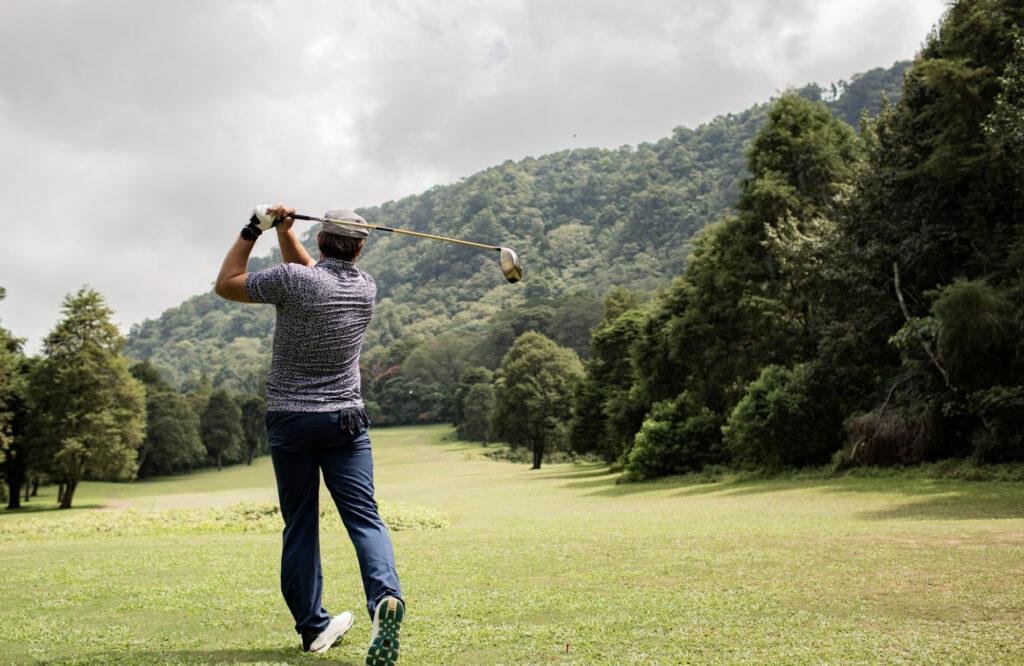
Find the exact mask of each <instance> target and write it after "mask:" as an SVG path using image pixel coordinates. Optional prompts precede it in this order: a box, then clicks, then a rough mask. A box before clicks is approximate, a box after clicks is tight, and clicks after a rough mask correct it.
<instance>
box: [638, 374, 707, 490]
mask: <svg viewBox="0 0 1024 666" xmlns="http://www.w3.org/2000/svg"><path fill="white" fill-rule="evenodd" d="M721 461H722V416H721V415H720V414H717V413H715V412H713V411H711V410H710V409H708V408H707V407H704V406H703V405H700V404H698V403H697V402H696V400H694V398H693V397H692V396H691V394H689V393H687V392H683V393H681V394H680V395H679V396H678V397H677V398H676V399H675V400H666V401H663V402H658V403H655V405H654V407H653V408H652V409H651V412H650V414H649V415H648V417H647V419H645V420H644V423H643V425H642V426H641V427H640V432H638V433H637V435H636V439H635V440H634V443H633V449H632V451H631V452H630V454H629V461H628V462H627V464H626V469H627V470H628V471H629V472H630V473H631V475H632V476H633V477H634V478H637V479H645V478H651V477H655V476H663V475H666V474H684V473H687V472H694V471H699V470H701V469H703V467H704V466H705V465H709V464H713V463H718V462H721Z"/></svg>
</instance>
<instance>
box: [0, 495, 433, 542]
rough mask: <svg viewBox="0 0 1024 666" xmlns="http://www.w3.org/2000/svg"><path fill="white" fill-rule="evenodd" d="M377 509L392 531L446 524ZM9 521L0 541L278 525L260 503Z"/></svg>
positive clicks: (429, 511)
mask: <svg viewBox="0 0 1024 666" xmlns="http://www.w3.org/2000/svg"><path fill="white" fill-rule="evenodd" d="M378 506H379V509H380V515H381V518H383V519H384V523H385V524H386V525H387V526H388V529H390V530H392V531H395V532H398V531H402V530H436V529H444V528H447V527H448V526H449V521H448V517H447V516H446V515H445V514H444V513H442V512H440V511H438V510H436V509H433V508H431V507H426V506H420V505H415V504H405V503H401V502H378ZM320 516H321V518H324V519H326V520H331V519H332V518H331V517H332V516H333V520H337V521H338V522H340V519H339V518H338V515H337V511H336V510H335V508H334V506H328V505H325V506H322V507H321V508H320ZM11 518H14V517H13V516H12V517H9V518H8V519H7V520H4V521H3V522H0V543H10V542H14V541H24V540H45V539H82V538H91V537H98V536H159V535H162V534H246V533H262V534H272V533H275V532H278V531H280V530H281V527H282V526H283V521H282V520H281V512H280V509H279V508H278V507H277V505H276V504H270V503H261V502H239V503H238V504H233V505H230V506H221V507H203V508H197V509H166V510H143V509H117V510H89V511H72V512H56V511H52V512H51V511H47V512H42V513H34V514H29V515H25V516H18V517H17V518H15V519H13V520H12V519H11Z"/></svg>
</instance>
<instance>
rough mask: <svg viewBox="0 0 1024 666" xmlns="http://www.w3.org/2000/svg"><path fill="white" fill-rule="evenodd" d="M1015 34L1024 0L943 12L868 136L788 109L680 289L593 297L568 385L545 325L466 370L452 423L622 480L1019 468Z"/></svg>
mask: <svg viewBox="0 0 1024 666" xmlns="http://www.w3.org/2000/svg"><path fill="white" fill-rule="evenodd" d="M1022 27H1024V5H1021V4H1020V3H1018V2H1010V1H1009V0H964V1H961V2H957V3H954V4H952V5H950V7H949V9H948V10H947V12H946V14H945V16H944V18H943V20H942V21H941V23H940V25H939V26H938V27H937V28H936V29H935V30H934V31H933V32H932V34H930V35H929V36H928V39H927V41H926V43H925V46H924V48H923V50H922V51H921V53H920V54H919V55H918V56H917V58H916V59H915V61H914V63H913V65H912V66H911V68H910V69H909V70H908V71H907V73H906V78H905V83H904V95H903V96H902V97H901V98H900V100H899V101H898V102H896V103H895V104H889V103H883V106H882V108H881V111H880V113H879V115H878V116H877V117H875V118H869V117H868V116H867V115H866V114H864V115H862V117H861V122H860V132H859V134H858V133H857V132H855V131H854V129H853V128H852V127H850V125H849V124H847V123H846V122H844V121H843V120H842V118H839V117H837V116H836V114H835V113H834V112H833V110H832V109H830V108H828V107H827V106H826V105H825V104H823V103H822V101H821V100H820V99H819V98H816V97H815V96H814V95H808V94H807V91H806V90H804V91H791V92H788V93H786V94H784V95H782V96H781V97H780V98H779V99H778V100H776V101H775V102H774V103H773V104H772V106H771V107H770V109H769V110H768V111H767V118H766V122H765V124H764V125H763V126H762V127H761V128H760V129H759V130H758V132H757V134H756V136H755V137H754V139H753V141H752V142H751V145H750V148H749V150H748V153H747V170H748V172H749V174H750V175H749V177H748V178H747V179H745V180H744V181H743V183H742V186H741V188H740V192H739V195H738V197H737V199H736V202H735V211H734V213H733V214H731V215H727V216H724V217H722V219H720V220H719V221H717V222H715V223H714V224H711V225H709V226H708V227H707V228H705V229H704V230H703V231H702V232H701V233H700V234H699V236H698V237H697V238H696V239H695V240H694V242H693V244H692V250H691V252H690V254H689V256H688V259H687V263H686V267H685V268H684V270H683V271H682V274H681V275H680V276H679V277H678V278H677V279H676V280H675V282H674V283H673V284H672V285H671V286H670V287H668V288H665V289H662V290H659V291H658V292H657V293H656V294H654V296H653V297H651V294H650V293H643V292H640V293H637V292H631V291H628V290H625V289H613V290H612V291H610V292H609V293H608V294H607V296H606V299H605V303H604V308H603V314H602V318H601V319H600V321H599V323H598V324H597V326H596V328H595V329H594V331H593V334H592V335H591V337H590V341H589V349H588V350H587V352H588V353H587V359H586V364H585V370H586V372H585V374H583V375H580V374H579V373H578V372H577V371H576V370H575V369H573V368H572V364H571V363H569V362H565V363H563V364H561V365H559V364H558V363H553V362H550V361H547V362H542V361H541V360H539V357H538V356H536V355H537V354H540V351H539V350H540V349H541V348H542V347H544V346H546V345H547V346H550V345H553V343H551V341H550V340H547V341H543V340H542V339H541V338H540V337H539V336H537V335H536V334H528V335H529V336H532V337H527V336H524V337H523V338H520V339H519V340H517V341H516V343H515V345H513V348H512V350H511V351H510V352H509V353H508V355H507V356H506V357H505V360H504V361H503V362H502V363H501V366H500V368H499V369H498V370H497V372H495V373H494V374H493V376H490V375H489V374H488V371H487V370H486V369H485V368H475V369H470V370H467V371H466V372H465V373H464V374H463V376H462V381H461V382H460V384H459V386H458V389H457V390H456V391H455V395H456V396H457V399H459V398H461V400H462V404H461V406H460V407H459V410H460V411H456V412H455V413H454V414H453V416H454V421H455V422H456V424H457V425H458V427H459V431H460V433H461V434H463V435H465V436H466V437H470V438H477V439H481V438H482V439H485V438H488V437H496V438H498V439H503V440H504V441H507V442H509V443H511V444H513V445H515V446H520V445H528V446H532V447H533V450H534V451H535V458H534V462H535V466H536V465H537V464H539V457H537V456H538V455H542V454H543V453H544V451H550V450H551V446H552V445H553V444H554V445H561V446H563V447H566V448H569V449H572V450H574V451H576V452H578V453H582V454H590V455H596V456H600V457H601V458H603V459H605V460H606V461H608V462H610V463H615V464H617V465H619V466H621V467H624V468H625V469H627V470H628V471H629V473H630V475H631V476H633V477H634V478H650V477H655V476H661V475H666V474H679V473H686V472H691V471H696V470H700V469H702V468H704V467H705V466H708V465H726V466H730V467H739V468H757V469H767V470H778V469H784V468H793V467H802V466H809V465H823V464H829V463H831V464H834V465H835V466H837V467H838V468H842V467H846V466H850V465H898V464H914V463H920V462H925V461H934V460H938V459H947V458H969V459H972V460H974V461H977V462H979V463H1000V462H1010V461H1019V460H1024V167H1022V165H1024V38H1022V37H1021V29H1022ZM511 315H512V316H514V313H511ZM534 330H536V328H535V329H534ZM526 347H530V348H531V349H530V351H527V349H525V348H526ZM550 353H551V354H554V353H555V351H551V352H550ZM524 358H529V359H530V360H529V361H528V362H527V363H526V365H527V366H528V369H527V370H526V371H525V372H519V371H518V370H517V368H518V364H519V363H520V362H521V359H524ZM551 373H554V374H557V375H560V379H558V381H553V378H552V376H551ZM513 377H515V381H514V382H513ZM488 385H489V386H490V389H488V388H487V386H488ZM570 386H574V387H575V388H574V389H571V409H570V410H569V412H568V413H566V412H565V411H564V409H563V407H564V405H565V404H566V402H565V398H566V396H568V395H570V389H569V388H568V387H570ZM532 396H543V398H542V399H540V400H537V401H535V402H531V397H532ZM488 405H490V406H491V407H490V409H487V406H488ZM525 405H529V406H530V407H529V408H526V407H525ZM541 431H543V432H546V433H548V434H549V435H548V437H547V441H545V442H542V438H540V437H539V436H538V435H537V434H536V433H537V432H541ZM545 447H547V448H545ZM538 452H539V453H538Z"/></svg>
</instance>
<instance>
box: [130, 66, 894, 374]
mask: <svg viewBox="0 0 1024 666" xmlns="http://www.w3.org/2000/svg"><path fill="white" fill-rule="evenodd" d="M908 65H909V62H906V61H903V62H899V63H896V64H895V65H893V66H892V67H890V68H876V69H874V70H871V71H869V72H866V73H863V74H860V75H857V76H854V77H852V78H851V80H850V82H840V83H839V84H838V85H834V86H833V87H832V89H831V95H829V96H826V95H825V90H824V89H823V88H821V87H820V86H818V85H816V84H810V85H808V86H805V87H804V88H801V89H800V93H801V94H802V95H805V96H808V97H811V98H816V99H823V100H824V101H825V102H826V103H827V104H828V105H829V107H830V108H831V109H832V111H833V113H834V114H836V115H837V116H839V117H842V118H843V119H844V120H846V121H847V122H851V121H853V120H855V119H856V118H857V117H858V116H859V114H860V112H861V109H864V110H865V111H866V112H867V113H869V114H874V113H877V112H878V110H879V108H880V106H881V96H882V94H883V93H884V94H887V95H889V96H890V97H896V96H898V94H899V91H900V89H901V86H902V75H903V72H904V70H905V69H906V67H907V66H908ZM770 104H771V102H770V101H769V102H764V103H761V104H757V105H754V106H752V107H750V108H748V109H745V110H743V111H740V112H737V113H728V114H723V115H720V116H717V117H715V118H714V119H712V120H711V121H709V122H707V123H704V124H702V125H700V126H698V127H696V128H693V129H690V128H685V127H677V128H676V129H675V130H673V132H672V133H671V135H670V136H667V137H663V138H662V139H659V140H658V141H655V142H645V143H641V144H638V145H636V146H623V147H620V148H617V149H603V148H578V149H567V150H563V151H558V152H555V153H549V154H547V155H542V156H540V157H527V158H524V159H522V160H517V161H512V160H506V161H505V162H503V163H501V164H498V165H494V166H492V167H489V168H487V169H484V170H482V171H479V172H477V173H475V174H472V175H470V176H467V177H465V178H462V179H460V180H459V181H457V182H455V183H450V184H447V185H437V186H435V187H432V188H430V189H428V190H426V191H425V192H422V193H420V194H416V195H410V196H407V197H403V198H400V199H397V200H392V201H387V202H384V203H382V204H380V205H379V206H372V207H366V208H361V209H359V212H360V213H361V214H362V215H363V216H364V217H366V218H367V219H368V220H371V221H372V222H374V223H375V224H382V225H386V226H396V227H406V228H412V229H416V230H420V231H426V232H431V233H440V234H444V235H450V236H457V237H465V238H470V239H474V240H482V241H486V242H494V243H500V244H503V245H508V246H511V247H514V248H515V249H516V250H517V251H519V253H520V255H521V257H522V258H523V262H524V265H525V279H524V281H523V282H522V283H519V284H517V285H508V284H506V283H505V282H504V280H503V279H502V278H501V276H500V273H499V271H498V268H497V266H496V259H495V257H494V256H492V255H491V254H490V253H482V252H480V251H478V250H471V249H467V248H463V247H458V246H453V245H449V244H444V243H425V242H423V241H419V240H414V239H411V238H407V237H401V236H388V235H384V234H381V235H379V236H378V235H374V236H373V237H372V238H371V242H370V243H368V244H367V249H366V250H365V253H364V256H363V257H362V258H361V259H360V265H361V266H362V267H363V268H365V269H366V270H367V271H369V272H370V273H371V274H373V275H374V277H375V279H376V280H377V284H378V288H379V291H378V303H377V308H376V315H375V317H374V323H373V324H371V327H370V329H369V330H368V332H367V338H366V344H365V345H364V362H366V363H371V362H372V361H373V360H374V359H375V357H377V356H381V355H383V354H384V351H385V350H386V348H387V347H388V346H389V345H391V344H393V343H394V342H396V341H398V340H401V339H403V338H404V339H411V340H412V339H414V340H421V341H422V340H429V339H431V338H433V337H435V336H438V335H441V334H442V333H445V332H451V331H455V332H458V333H460V334H461V335H465V336H479V335H482V334H484V332H485V331H486V327H487V323H488V322H489V321H490V320H491V319H492V318H494V317H496V316H499V315H500V314H501V313H502V312H507V311H509V310H514V309H516V308H520V307H522V306H524V304H527V303H532V302H539V301H552V302H554V301H558V299H564V298H566V297H569V296H572V295H574V294H589V295H593V296H596V295H599V294H601V293H603V292H604V291H606V290H608V289H610V288H612V287H616V286H628V287H629V288H630V289H633V290H640V291H652V290H655V289H657V288H659V287H661V286H664V285H665V284H667V283H668V282H669V281H670V280H671V279H672V278H673V277H675V276H676V275H678V274H679V272H680V271H681V269H682V267H683V265H684V263H685V260H686V256H687V254H688V252H689V247H690V246H689V240H690V239H691V238H692V237H693V235H694V234H695V233H696V232H697V231H699V230H700V229H701V228H702V227H703V226H704V225H706V224H708V223H710V222H713V221H714V220H716V219H719V218H721V217H722V216H725V215H728V214H730V212H731V210H732V203H733V202H734V201H735V200H736V198H737V195H738V192H739V187H740V183H741V182H742V180H743V178H744V177H745V175H746V166H745V159H746V147H747V145H748V143H749V141H750V140H751V139H752V138H753V136H754V134H755V132H756V131H757V129H758V128H759V127H760V125H761V123H762V122H763V120H764V118H765V114H766V111H767V109H768V107H769V105H770ZM314 232H315V229H313V228H311V229H308V230H307V231H306V233H305V234H304V237H303V241H304V243H305V244H306V245H307V247H310V248H311V249H312V247H313V242H314ZM278 261H280V254H279V252H278V250H277V248H274V249H273V250H272V252H271V254H270V255H268V256H265V257H258V258H253V259H251V260H250V263H249V270H259V269H261V268H264V267H267V266H269V265H272V264H274V263H276V262H278ZM577 309H579V308H577ZM583 309H584V310H586V309H588V308H583ZM592 315H593V313H589V314H588V313H584V316H583V317H582V318H581V323H580V326H581V327H582V326H584V325H585V324H586V321H590V320H591V319H593V316H592ZM597 316H600V313H597ZM588 317H590V319H588ZM584 320H586V321H584ZM273 321H274V310H273V308H269V307H251V306H245V305H242V304H237V303H229V302H226V301H223V300H221V299H219V298H217V297H216V296H214V295H213V293H212V291H211V292H207V293H205V294H198V295H196V296H193V297H191V298H189V299H187V300H186V301H184V302H183V303H182V304H180V305H178V306H175V307H173V308H169V309H168V310H166V311H164V312H163V313H162V314H161V316H160V317H158V318H154V319H147V320H145V321H143V322H141V323H139V324H136V325H134V326H132V328H131V331H130V333H129V334H128V336H127V344H126V353H127V354H128V355H129V356H131V357H133V358H136V359H139V360H142V359H149V360H150V361H152V362H153V364H154V365H155V366H156V367H157V368H158V369H159V370H160V371H161V372H162V373H163V374H164V375H165V376H166V377H167V379H168V380H169V381H170V382H171V383H172V384H174V385H175V386H178V387H179V388H182V389H187V388H189V387H190V386H194V385H196V384H198V383H200V382H202V381H203V378H204V377H206V378H208V380H209V381H210V382H211V383H212V384H213V385H214V386H215V387H221V386H223V387H227V388H230V389H236V390H237V389H243V388H245V389H249V390H251V389H252V387H253V386H255V385H257V384H258V382H259V375H260V374H261V372H262V368H263V367H264V366H265V364H266V362H267V359H268V358H269V351H270V336H271V332H272V330H273ZM593 321H596V320H593ZM586 337H587V336H585V335H584V336H579V335H575V336H573V339H574V340H576V339H580V340H583V342H582V345H583V347H584V348H579V345H580V344H581V343H579V342H578V341H577V342H576V343H575V344H571V345H570V346H575V347H577V351H580V352H581V353H585V344H586V342H585V340H586Z"/></svg>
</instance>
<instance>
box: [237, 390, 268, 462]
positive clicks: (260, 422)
mask: <svg viewBox="0 0 1024 666" xmlns="http://www.w3.org/2000/svg"><path fill="white" fill-rule="evenodd" d="M238 408H239V410H240V411H241V412H242V440H243V442H244V444H245V446H244V449H245V464H246V465H251V464H252V459H253V457H254V456H256V455H257V454H258V453H261V452H263V451H264V450H265V449H266V446H267V426H266V421H265V419H264V417H265V416H266V413H267V403H266V401H264V400H263V398H261V397H260V396H258V395H246V396H239V399H238Z"/></svg>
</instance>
